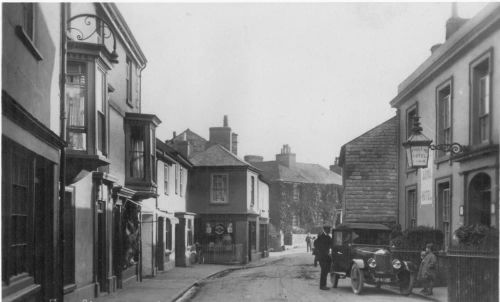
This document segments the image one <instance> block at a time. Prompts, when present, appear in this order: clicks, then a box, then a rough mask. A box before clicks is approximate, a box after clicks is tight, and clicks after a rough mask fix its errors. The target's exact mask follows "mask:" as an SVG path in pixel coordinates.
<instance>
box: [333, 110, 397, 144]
mask: <svg viewBox="0 0 500 302" xmlns="http://www.w3.org/2000/svg"><path fill="white" fill-rule="evenodd" d="M396 118H397V115H395V116H393V117H391V118H390V119H388V120H385V121H383V122H382V123H380V124H378V125H376V126H374V127H372V128H371V129H369V130H367V131H365V132H363V133H362V134H360V135H358V136H356V137H355V138H353V139H351V140H350V141H348V142H347V143H345V144H343V145H342V146H345V145H347V144H350V143H352V142H354V141H355V140H357V139H358V138H360V137H362V136H363V135H366V134H368V133H370V132H372V131H374V130H376V129H377V128H379V127H380V126H382V125H384V124H386V123H389V122H390V121H391V120H392V119H396Z"/></svg>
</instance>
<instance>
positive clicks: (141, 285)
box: [92, 248, 304, 302]
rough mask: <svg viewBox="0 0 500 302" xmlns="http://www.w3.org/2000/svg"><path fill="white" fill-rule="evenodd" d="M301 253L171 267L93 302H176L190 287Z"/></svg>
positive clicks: (273, 253)
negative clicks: (247, 260) (218, 276)
mask: <svg viewBox="0 0 500 302" xmlns="http://www.w3.org/2000/svg"><path fill="white" fill-rule="evenodd" d="M301 252H304V251H303V249H293V248H288V249H286V250H284V251H280V252H271V253H269V257H267V258H261V259H260V260H257V261H253V262H250V263H248V264H246V265H217V264H195V265H194V266H191V267H174V268H172V269H170V270H168V271H166V272H162V273H159V274H158V275H156V276H155V277H152V278H143V279H142V282H131V283H129V284H127V285H125V287H124V288H123V289H119V290H118V291H116V292H114V293H112V294H109V295H105V296H100V297H98V298H95V299H93V300H92V301H93V302H124V301H126V302H136V301H137V302H171V301H177V300H178V299H179V298H180V297H182V296H183V295H184V294H185V293H186V292H187V291H189V290H190V289H191V288H192V287H193V286H195V285H197V284H198V283H199V282H201V281H203V280H204V279H207V278H210V277H212V276H215V275H218V274H223V273H226V272H231V271H234V270H240V269H247V268H252V267H257V266H262V265H268V264H271V263H273V262H276V261H279V260H280V259H282V258H284V257H285V256H286V255H289V254H293V253H301Z"/></svg>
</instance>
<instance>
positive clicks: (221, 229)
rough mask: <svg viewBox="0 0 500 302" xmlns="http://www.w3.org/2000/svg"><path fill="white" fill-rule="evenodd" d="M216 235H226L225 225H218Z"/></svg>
mask: <svg viewBox="0 0 500 302" xmlns="http://www.w3.org/2000/svg"><path fill="white" fill-rule="evenodd" d="M215 234H217V235H222V234H224V225H222V224H221V223H219V224H217V225H216V226H215Z"/></svg>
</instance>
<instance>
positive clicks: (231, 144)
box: [209, 115, 238, 155]
mask: <svg viewBox="0 0 500 302" xmlns="http://www.w3.org/2000/svg"><path fill="white" fill-rule="evenodd" d="M209 132H210V134H209V144H210V145H215V144H219V145H221V146H223V147H224V148H226V149H227V150H229V151H230V152H232V153H233V154H235V155H237V154H238V134H236V133H233V132H232V131H231V128H230V127H229V123H228V117H227V115H224V121H223V126H222V127H210V129H209Z"/></svg>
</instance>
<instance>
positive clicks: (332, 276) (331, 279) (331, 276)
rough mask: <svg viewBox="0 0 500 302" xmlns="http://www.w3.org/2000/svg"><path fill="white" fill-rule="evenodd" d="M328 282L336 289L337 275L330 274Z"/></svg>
mask: <svg viewBox="0 0 500 302" xmlns="http://www.w3.org/2000/svg"><path fill="white" fill-rule="evenodd" d="M330 281H331V282H332V287H333V288H337V285H338V283H339V275H337V274H335V273H330Z"/></svg>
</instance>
